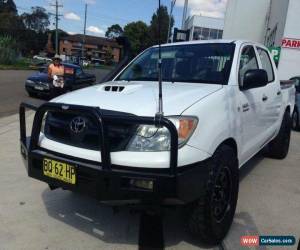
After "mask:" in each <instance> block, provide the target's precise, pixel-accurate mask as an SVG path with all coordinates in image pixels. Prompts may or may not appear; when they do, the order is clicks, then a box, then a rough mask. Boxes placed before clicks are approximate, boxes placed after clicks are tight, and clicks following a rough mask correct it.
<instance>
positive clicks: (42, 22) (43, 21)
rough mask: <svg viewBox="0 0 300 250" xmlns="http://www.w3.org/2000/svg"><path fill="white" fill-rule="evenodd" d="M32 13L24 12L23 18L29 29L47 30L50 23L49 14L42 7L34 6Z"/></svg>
mask: <svg viewBox="0 0 300 250" xmlns="http://www.w3.org/2000/svg"><path fill="white" fill-rule="evenodd" d="M31 10H32V13H24V14H22V15H21V18H22V20H23V22H24V24H25V26H26V28H27V29H30V30H34V31H36V32H45V31H46V30H47V28H48V27H49V25H50V21H49V15H48V14H47V12H46V9H44V8H42V7H38V6H36V7H32V8H31Z"/></svg>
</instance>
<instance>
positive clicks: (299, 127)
mask: <svg viewBox="0 0 300 250" xmlns="http://www.w3.org/2000/svg"><path fill="white" fill-rule="evenodd" d="M292 129H293V130H295V131H300V117H299V112H298V110H297V109H296V108H295V110H294V113H293V116H292Z"/></svg>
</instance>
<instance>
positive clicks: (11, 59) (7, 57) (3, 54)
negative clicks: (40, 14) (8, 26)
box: [0, 36, 18, 65]
mask: <svg viewBox="0 0 300 250" xmlns="http://www.w3.org/2000/svg"><path fill="white" fill-rule="evenodd" d="M17 56H18V52H17V42H16V40H14V39H13V38H12V37H10V36H0V64H8V65H9V64H13V63H15V62H16V61H17Z"/></svg>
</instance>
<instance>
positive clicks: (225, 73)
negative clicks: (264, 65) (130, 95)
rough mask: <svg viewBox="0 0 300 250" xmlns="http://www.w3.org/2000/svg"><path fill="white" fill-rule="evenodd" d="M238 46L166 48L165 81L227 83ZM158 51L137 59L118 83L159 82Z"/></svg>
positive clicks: (150, 50) (148, 51)
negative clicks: (121, 81)
mask: <svg viewBox="0 0 300 250" xmlns="http://www.w3.org/2000/svg"><path fill="white" fill-rule="evenodd" d="M234 48H235V45H234V44H233V43H230V44H229V43H213V44H195V45H191V44H189V45H176V46H166V47H165V46H163V47H162V48H161V49H162V80H163V81H169V82H193V83H213V84H227V82H228V78H229V74H230V69H231V65H232V59H233V54H234ZM157 79H158V48H157V47H156V48H150V49H148V50H146V51H145V52H144V53H143V54H141V55H140V56H139V57H138V58H136V59H135V60H134V61H133V62H132V63H131V64H130V65H129V66H128V67H127V69H125V70H124V71H123V72H122V73H121V74H120V75H119V77H118V78H117V79H116V80H125V81H156V80H157Z"/></svg>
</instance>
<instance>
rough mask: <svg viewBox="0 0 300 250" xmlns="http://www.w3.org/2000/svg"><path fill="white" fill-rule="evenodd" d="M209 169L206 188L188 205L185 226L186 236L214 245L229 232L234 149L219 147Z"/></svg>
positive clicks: (235, 194)
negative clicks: (187, 231)
mask: <svg viewBox="0 0 300 250" xmlns="http://www.w3.org/2000/svg"><path fill="white" fill-rule="evenodd" d="M209 167H210V173H209V178H208V181H207V185H206V187H207V188H206V190H204V193H203V196H202V197H201V198H200V199H199V200H197V201H195V202H194V203H192V204H190V205H189V207H188V210H187V214H188V219H187V223H188V230H189V231H190V233H191V234H192V235H193V236H195V237H196V238H197V239H200V241H201V242H202V243H204V244H208V245H218V244H220V243H221V242H222V240H223V239H224V238H225V236H226V235H227V233H228V231H229V229H230V226H231V224H232V221H233V217H234V214H235V209H236V204H237V199H238V190H239V169H238V160H237V156H236V154H235V152H234V150H233V149H232V148H230V147H229V146H226V145H222V146H220V147H219V148H218V149H217V150H216V152H215V153H214V155H213V156H212V159H211V162H210V163H209Z"/></svg>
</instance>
